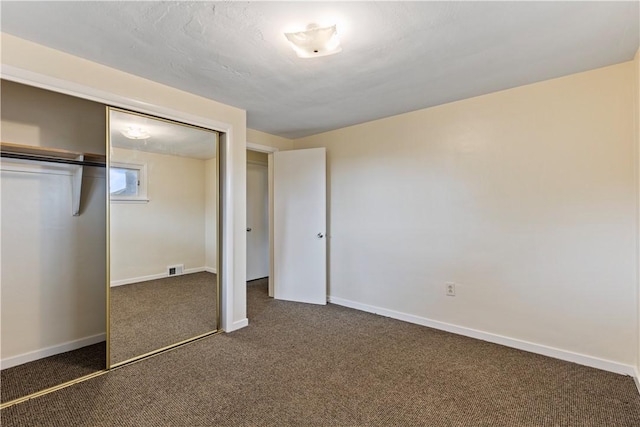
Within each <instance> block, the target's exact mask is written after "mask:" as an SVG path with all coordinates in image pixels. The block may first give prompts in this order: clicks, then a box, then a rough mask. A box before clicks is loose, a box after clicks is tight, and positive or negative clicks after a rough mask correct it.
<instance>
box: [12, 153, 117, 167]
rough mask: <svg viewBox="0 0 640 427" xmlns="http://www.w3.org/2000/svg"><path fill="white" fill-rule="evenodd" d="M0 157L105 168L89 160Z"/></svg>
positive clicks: (22, 154)
mask: <svg viewBox="0 0 640 427" xmlns="http://www.w3.org/2000/svg"><path fill="white" fill-rule="evenodd" d="M0 156H2V157H7V158H9V159H20V160H32V161H36V162H48V163H63V164H67V165H78V166H94V167H98V168H104V167H106V164H105V163H103V162H92V161H90V160H73V159H63V158H60V157H51V156H38V155H36V154H24V153H14V152H9V151H2V152H0Z"/></svg>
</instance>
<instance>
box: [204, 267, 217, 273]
mask: <svg viewBox="0 0 640 427" xmlns="http://www.w3.org/2000/svg"><path fill="white" fill-rule="evenodd" d="M204 271H206V272H207V273H213V274H218V270H216V268H215V267H205V268H204Z"/></svg>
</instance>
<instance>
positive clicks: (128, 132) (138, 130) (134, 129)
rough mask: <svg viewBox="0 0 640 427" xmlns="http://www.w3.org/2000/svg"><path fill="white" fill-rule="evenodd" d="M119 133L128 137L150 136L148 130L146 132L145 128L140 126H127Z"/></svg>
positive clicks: (145, 137)
mask: <svg viewBox="0 0 640 427" xmlns="http://www.w3.org/2000/svg"><path fill="white" fill-rule="evenodd" d="M121 133H122V134H123V135H124V136H125V137H127V138H129V139H147V138H150V137H151V135H149V132H147V130H146V129H144V128H142V127H140V126H129V127H128V128H127V129H125V130H123V131H122V132H121Z"/></svg>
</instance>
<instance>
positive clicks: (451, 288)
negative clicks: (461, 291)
mask: <svg viewBox="0 0 640 427" xmlns="http://www.w3.org/2000/svg"><path fill="white" fill-rule="evenodd" d="M445 286H446V289H447V296H450V297H455V296H456V284H455V283H453V282H447V283H446V285H445Z"/></svg>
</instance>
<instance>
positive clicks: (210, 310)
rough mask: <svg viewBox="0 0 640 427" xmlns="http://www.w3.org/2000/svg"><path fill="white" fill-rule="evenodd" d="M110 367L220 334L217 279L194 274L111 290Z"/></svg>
mask: <svg viewBox="0 0 640 427" xmlns="http://www.w3.org/2000/svg"><path fill="white" fill-rule="evenodd" d="M110 292H111V322H110V323H111V363H118V362H122V361H125V360H128V359H131V358H133V357H136V356H139V355H141V354H145V353H148V352H150V351H153V350H157V349H159V348H162V347H165V346H168V345H171V344H174V343H176V342H180V341H183V340H185V339H188V338H191V337H194V336H197V335H200V334H204V333H207V332H210V331H212V330H215V329H216V307H217V302H216V275H215V274H213V273H204V272H203V273H193V274H185V275H182V276H175V277H167V278H164V279H158V280H150V281H147V282H140V283H134V284H131V285H124V286H115V287H113V288H111V291H110Z"/></svg>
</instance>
